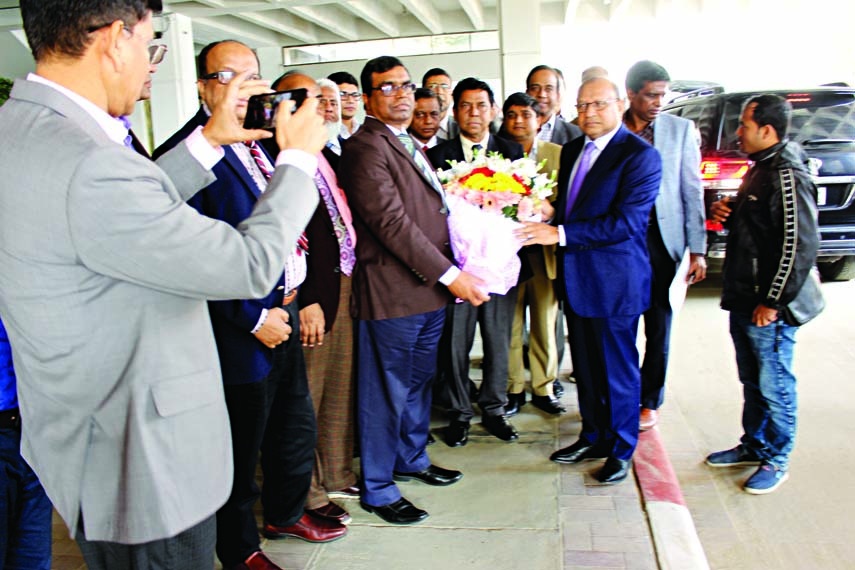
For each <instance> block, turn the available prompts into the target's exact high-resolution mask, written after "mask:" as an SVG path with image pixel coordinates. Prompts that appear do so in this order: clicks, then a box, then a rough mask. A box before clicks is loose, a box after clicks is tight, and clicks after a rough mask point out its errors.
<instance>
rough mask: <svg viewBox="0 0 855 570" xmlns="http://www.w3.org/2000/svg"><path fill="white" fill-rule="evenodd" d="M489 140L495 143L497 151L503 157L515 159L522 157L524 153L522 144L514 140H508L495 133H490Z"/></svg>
mask: <svg viewBox="0 0 855 570" xmlns="http://www.w3.org/2000/svg"><path fill="white" fill-rule="evenodd" d="M490 142H491V143H492V144H494V145H496V148H498V149H499V153H501V155H502V157H504V158H509V159H511V160H516V159H518V158H522V157H523V155H524V154H525V152H524V151H523V147H522V145H521V144H519V143H516V142H514V141H509V140H507V139H503V138H502V137H498V136H496V135H490ZM487 146H491V145H487Z"/></svg>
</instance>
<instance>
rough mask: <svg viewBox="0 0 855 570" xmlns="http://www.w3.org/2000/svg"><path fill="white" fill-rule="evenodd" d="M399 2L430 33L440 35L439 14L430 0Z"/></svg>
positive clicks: (440, 23)
mask: <svg viewBox="0 0 855 570" xmlns="http://www.w3.org/2000/svg"><path fill="white" fill-rule="evenodd" d="M400 2H401V4H403V5H404V7H405V8H406V9H407V11H409V12H410V14H412V15H413V16H415V17H416V19H417V20H418V21H419V22H421V23H422V25H423V26H424V27H426V28H427V29H428V31H430V33H432V34H441V33H442V22H441V20H440V17H439V12H438V11H437V9H436V8H434V5H433V3H432V2H431V1H430V0H400Z"/></svg>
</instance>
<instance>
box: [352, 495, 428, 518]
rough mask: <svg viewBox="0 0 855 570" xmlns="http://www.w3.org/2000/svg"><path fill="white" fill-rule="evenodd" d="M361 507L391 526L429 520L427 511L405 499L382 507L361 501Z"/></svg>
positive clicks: (402, 498)
mask: <svg viewBox="0 0 855 570" xmlns="http://www.w3.org/2000/svg"><path fill="white" fill-rule="evenodd" d="M359 505H360V506H361V507H362V508H363V509H364V510H366V511H368V512H369V513H374V514H376V515H377V516H378V517H380V518H381V519H383V520H384V521H386V522H387V523H391V524H414V523H417V522H421V521H423V520H425V519H426V518H428V514H427V511H423V510H422V509H420V508H418V507H416V506H415V505H413V504H412V503H411V502H410V501H408V500H407V499H405V498H404V497H401V498H400V499H398V500H397V501H395V502H394V503H389V504H388V505H383V506H382V507H375V506H372V505H367V504H365V503H364V502H362V501H359Z"/></svg>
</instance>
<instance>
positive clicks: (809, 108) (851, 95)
mask: <svg viewBox="0 0 855 570" xmlns="http://www.w3.org/2000/svg"><path fill="white" fill-rule="evenodd" d="M781 95H783V96H784V97H786V99H787V100H788V101H790V104H791V105H792V106H793V116H792V122H791V125H790V132H789V137H790V139H791V140H795V141H797V142H799V143H801V144H804V143H805V142H806V141H814V142H816V141H828V140H841V141H855V92H849V91H841V92H835V91H830V92H820V93H817V92H792V93H782V94H781ZM747 97H748V96H746V98H747ZM744 101H745V99H744V98H743V99H733V98H731V99H729V100H728V101H727V103H726V104H725V110H724V112H725V115H724V128H723V129H722V134H721V141H720V144H719V148H720V149H722V150H739V145H738V144H737V141H738V138H737V136H736V129H737V128H738V127H739V116H740V114H741V112H742V104H743V102H744Z"/></svg>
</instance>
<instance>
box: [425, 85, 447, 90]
mask: <svg viewBox="0 0 855 570" xmlns="http://www.w3.org/2000/svg"><path fill="white" fill-rule="evenodd" d="M425 87H427V88H428V89H431V90H433V89H442V90H443V91H448V90H449V89H451V85H449V84H448V83H428V84H427V85H425Z"/></svg>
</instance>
